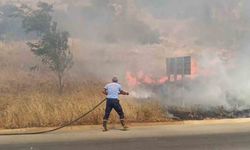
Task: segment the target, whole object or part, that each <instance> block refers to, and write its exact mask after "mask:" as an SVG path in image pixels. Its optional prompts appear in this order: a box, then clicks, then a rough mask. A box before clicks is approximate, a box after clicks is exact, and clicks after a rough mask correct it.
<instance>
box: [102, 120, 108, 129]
mask: <svg viewBox="0 0 250 150" xmlns="http://www.w3.org/2000/svg"><path fill="white" fill-rule="evenodd" d="M107 123H108V121H107V120H104V121H103V124H102V126H103V132H106V131H108V128H107Z"/></svg>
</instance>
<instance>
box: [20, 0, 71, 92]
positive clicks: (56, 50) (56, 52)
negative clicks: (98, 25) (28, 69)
mask: <svg viewBox="0 0 250 150" xmlns="http://www.w3.org/2000/svg"><path fill="white" fill-rule="evenodd" d="M37 7H38V9H37V10H33V9H31V8H29V7H27V6H25V7H22V11H20V12H22V15H21V16H22V18H23V28H24V29H25V31H26V32H27V33H29V32H35V33H37V36H38V40H37V41H36V42H28V43H27V44H28V46H29V47H30V49H31V51H32V52H33V53H34V54H35V55H36V56H38V57H40V58H41V61H42V63H44V64H46V65H48V66H49V68H50V69H51V70H52V71H53V72H54V73H55V74H56V75H57V77H58V87H59V92H60V93H62V91H63V86H64V84H63V77H64V74H65V72H66V70H68V69H70V68H71V67H72V65H73V55H72V53H71V51H70V49H69V45H68V39H69V33H68V32H66V31H61V30H59V29H58V26H57V23H56V22H55V21H53V19H52V16H51V12H53V7H52V6H51V5H49V4H47V3H43V2H39V3H38V4H37Z"/></svg>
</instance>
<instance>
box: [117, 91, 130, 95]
mask: <svg viewBox="0 0 250 150" xmlns="http://www.w3.org/2000/svg"><path fill="white" fill-rule="evenodd" d="M119 94H121V95H129V93H128V92H126V91H123V90H120V93H119Z"/></svg>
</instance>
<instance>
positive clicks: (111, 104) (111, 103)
mask: <svg viewBox="0 0 250 150" xmlns="http://www.w3.org/2000/svg"><path fill="white" fill-rule="evenodd" d="M113 108H114V109H115V111H116V112H117V114H118V115H119V116H120V120H123V119H124V113H123V110H122V106H121V105H120V103H119V100H118V99H107V102H106V109H105V115H104V117H103V120H104V121H107V120H108V119H109V115H110V112H111V111H112V109H113Z"/></svg>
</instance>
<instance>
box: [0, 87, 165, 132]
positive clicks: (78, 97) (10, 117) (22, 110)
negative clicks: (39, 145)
mask: <svg viewBox="0 0 250 150" xmlns="http://www.w3.org/2000/svg"><path fill="white" fill-rule="evenodd" d="M88 84H89V85H88ZM97 85H98V83H96V86H93V85H92V84H90V83H82V86H81V88H80V89H76V90H74V92H73V91H72V92H66V93H65V94H63V95H61V96H60V95H58V94H55V93H56V91H55V90H54V91H55V93H53V92H50V93H47V92H38V91H35V90H34V91H31V92H21V94H18V95H15V94H14V93H13V95H12V94H10V93H8V94H6V95H5V96H1V98H0V103H1V105H0V111H1V113H0V118H1V120H0V128H24V127H48V126H50V127H51V126H58V125H62V124H64V123H67V122H69V121H71V120H73V119H75V118H77V117H78V116H79V115H81V114H82V113H84V112H86V111H88V110H89V109H91V108H92V107H93V106H94V105H96V104H97V103H98V102H99V101H101V100H102V99H103V98H104V96H103V95H101V94H100V91H101V90H102V88H101V87H102V86H101V85H102V84H101V83H99V86H97ZM121 104H122V105H123V109H124V112H125V114H126V118H127V120H129V121H130V122H138V121H161V120H164V119H165V115H164V109H163V108H162V107H161V106H160V104H159V103H157V102H155V101H147V102H138V101H136V100H133V99H125V97H122V98H121ZM104 106H105V105H104V104H103V105H102V106H101V107H99V108H97V110H95V111H94V112H92V113H91V114H90V115H88V116H87V117H86V118H84V119H82V120H81V121H79V122H78V123H77V124H99V123H101V121H102V117H103V114H104ZM110 121H111V122H117V121H118V117H117V114H116V113H115V112H114V111H113V113H112V114H111V118H110Z"/></svg>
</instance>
